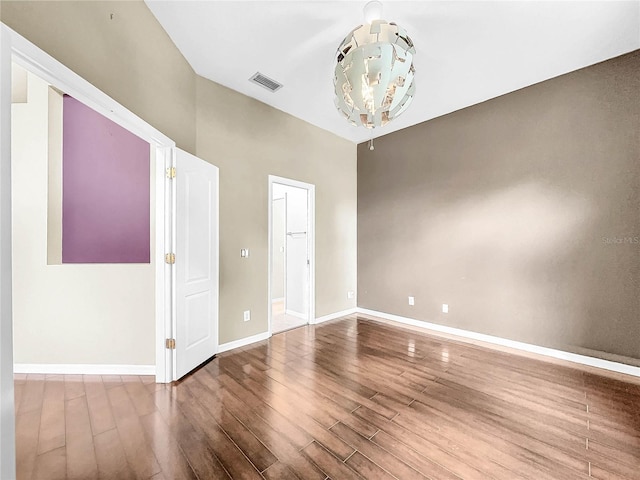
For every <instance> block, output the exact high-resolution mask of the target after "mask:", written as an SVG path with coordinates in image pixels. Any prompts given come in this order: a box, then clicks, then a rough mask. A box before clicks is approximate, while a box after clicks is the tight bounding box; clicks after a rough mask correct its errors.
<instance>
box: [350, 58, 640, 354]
mask: <svg viewBox="0 0 640 480" xmlns="http://www.w3.org/2000/svg"><path fill="white" fill-rule="evenodd" d="M616 242H621V243H616ZM409 295H413V296H415V302H416V304H415V306H414V307H410V306H408V302H407V296H409ZM443 303H447V304H449V308H450V313H449V314H444V313H442V312H441V307H442V304H443ZM358 304H359V306H361V307H365V308H370V309H374V310H378V311H383V312H388V313H394V314H398V315H403V316H408V317H412V318H416V319H419V320H425V321H429V322H435V323H438V324H443V325H449V326H453V327H458V328H463V329H467V330H471V331H475V332H481V333H485V334H490V335H497V336H500V337H505V338H509V339H514V340H518V341H523V342H528V343H532V344H536V345H543V346H548V347H553V348H560V349H565V350H570V351H576V352H585V353H592V354H595V355H597V356H602V357H609V356H610V355H609V354H612V355H622V356H626V357H633V358H635V359H640V322H639V321H638V320H639V317H638V312H639V311H640V51H636V52H634V53H631V54H628V55H625V56H622V57H619V58H616V59H613V60H610V61H607V62H604V63H601V64H598V65H595V66H592V67H589V68H586V69H583V70H579V71H576V72H573V73H570V74H568V75H564V76H561V77H558V78H555V79H552V80H549V81H547V82H544V83H541V84H537V85H534V86H532V87H529V88H526V89H523V90H520V91H517V92H514V93H512V94H509V95H505V96H503V97H500V98H497V99H494V100H490V101H488V102H485V103H482V104H480V105H476V106H473V107H470V108H467V109H465V110H461V111H458V112H455V113H452V114H450V115H447V116H444V117H441V118H438V119H435V120H432V121H429V122H425V123H423V124H420V125H417V126H414V127H412V128H408V129H405V130H402V131H400V132H396V133H393V134H390V135H387V136H385V137H383V138H380V139H378V140H376V145H375V151H373V152H370V151H369V150H368V149H367V148H366V145H365V144H362V145H360V146H359V147H358ZM614 358H615V357H614ZM625 361H630V360H629V359H626V360H625ZM631 362H632V363H634V362H633V361H631ZM635 363H637V362H635Z"/></svg>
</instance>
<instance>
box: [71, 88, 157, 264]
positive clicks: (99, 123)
mask: <svg viewBox="0 0 640 480" xmlns="http://www.w3.org/2000/svg"><path fill="white" fill-rule="evenodd" d="M149 154H150V146H149V144H148V143H147V142H145V141H144V140H142V139H140V138H139V137H137V136H136V135H134V134H132V133H131V132H129V131H128V130H126V129H124V128H122V127H121V126H119V125H117V124H115V123H114V122H112V121H111V120H109V119H108V118H105V117H104V116H102V115H100V114H99V113H97V112H95V111H94V110H92V109H91V108H89V107H87V106H86V105H84V104H83V103H81V102H79V101H78V100H76V99H75V98H73V97H70V96H68V95H65V96H64V103H63V134H62V155H63V158H62V263H149V259H150V245H149V236H150V231H149V230H150V218H149V216H150V170H149V168H150V166H149V163H150V158H149Z"/></svg>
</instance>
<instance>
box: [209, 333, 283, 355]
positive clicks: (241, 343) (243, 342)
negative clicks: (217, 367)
mask: <svg viewBox="0 0 640 480" xmlns="http://www.w3.org/2000/svg"><path fill="white" fill-rule="evenodd" d="M270 336H271V335H269V332H264V333H259V334H257V335H253V336H251V337H246V338H241V339H240V340H234V341H233V342H227V343H223V344H222V345H219V346H218V353H222V352H226V351H228V350H233V349H234V348H240V347H246V346H247V345H251V344H252V343H256V342H261V341H262V340H266V339H268V338H269V337H270Z"/></svg>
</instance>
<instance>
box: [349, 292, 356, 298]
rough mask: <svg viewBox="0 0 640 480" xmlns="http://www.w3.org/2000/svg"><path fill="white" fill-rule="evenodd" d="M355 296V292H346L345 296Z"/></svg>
mask: <svg viewBox="0 0 640 480" xmlns="http://www.w3.org/2000/svg"><path fill="white" fill-rule="evenodd" d="M355 296H356V293H355V292H347V298H354V297H355Z"/></svg>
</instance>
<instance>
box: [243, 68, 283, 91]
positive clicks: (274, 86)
mask: <svg viewBox="0 0 640 480" xmlns="http://www.w3.org/2000/svg"><path fill="white" fill-rule="evenodd" d="M249 81H250V82H253V83H255V84H257V85H260V86H261V87H264V88H266V89H267V90H269V91H270V92H276V91H278V90H280V89H281V88H282V84H281V83H278V82H276V81H275V80H272V79H271V78H269V77H266V76H264V75H263V74H261V73H260V72H256V74H255V75H254V76H253V77H251V78H250V79H249Z"/></svg>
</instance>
